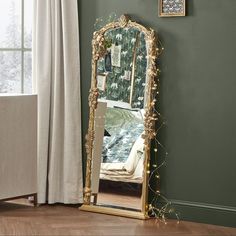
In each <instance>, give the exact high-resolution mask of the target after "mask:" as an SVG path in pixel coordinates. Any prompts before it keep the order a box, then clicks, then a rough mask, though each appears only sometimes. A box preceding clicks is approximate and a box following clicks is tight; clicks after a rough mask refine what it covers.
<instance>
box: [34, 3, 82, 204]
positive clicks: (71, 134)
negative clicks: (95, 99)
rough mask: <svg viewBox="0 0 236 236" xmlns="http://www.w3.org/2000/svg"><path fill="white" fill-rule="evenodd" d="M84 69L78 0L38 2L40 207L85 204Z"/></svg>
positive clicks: (36, 78)
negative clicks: (83, 201)
mask: <svg viewBox="0 0 236 236" xmlns="http://www.w3.org/2000/svg"><path fill="white" fill-rule="evenodd" d="M79 68H80V61H79V23H78V7H77V0H34V23H33V83H34V86H33V87H34V91H35V93H37V94H38V201H39V203H45V202H48V203H50V204H51V203H56V202H60V203H72V204H73V203H81V202H82V195H83V193H82V192H83V186H82V151H81V149H82V148H81V103H80V100H81V98H80V69H79Z"/></svg>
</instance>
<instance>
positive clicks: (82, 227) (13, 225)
mask: <svg viewBox="0 0 236 236" xmlns="http://www.w3.org/2000/svg"><path fill="white" fill-rule="evenodd" d="M17 203H18V204H15V203H14V202H10V203H9V202H7V203H4V202H0V235H24V236H25V235H26V236H27V235H44V236H46V235H72V236H73V235H85V236H89V235H109V236H110V235H111V236H115V235H117V236H118V235H125V236H129V235H137V236H141V235H147V236H154V235H155V236H172V235H173V236H236V228H226V227H220V226H214V225H206V224H198V223H193V222H184V221H181V222H180V223H179V224H178V222H177V221H175V220H168V221H167V224H164V223H163V222H159V221H157V220H146V221H142V220H136V219H128V218H124V217H116V216H110V215H104V214H96V213H89V212H83V211H79V210H78V208H77V206H64V205H52V206H48V205H43V206H40V207H38V208H34V207H32V206H31V205H30V204H28V203H27V201H26V200H23V201H22V202H17ZM19 203H20V204H19ZM24 204H25V205H24Z"/></svg>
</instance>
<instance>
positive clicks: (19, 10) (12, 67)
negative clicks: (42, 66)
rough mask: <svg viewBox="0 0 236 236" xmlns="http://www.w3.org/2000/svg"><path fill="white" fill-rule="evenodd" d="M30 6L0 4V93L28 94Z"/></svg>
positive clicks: (25, 1)
mask: <svg viewBox="0 0 236 236" xmlns="http://www.w3.org/2000/svg"><path fill="white" fill-rule="evenodd" d="M32 2H33V0H0V93H31V92H32V88H31V87H32V80H31V77H32V76H31V74H32V65H31V64H32V55H31V54H32V53H31V47H32Z"/></svg>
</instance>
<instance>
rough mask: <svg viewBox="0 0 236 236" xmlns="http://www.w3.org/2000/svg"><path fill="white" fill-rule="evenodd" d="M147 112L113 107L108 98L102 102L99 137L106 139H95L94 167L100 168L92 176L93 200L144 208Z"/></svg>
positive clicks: (112, 204) (97, 121)
mask: <svg viewBox="0 0 236 236" xmlns="http://www.w3.org/2000/svg"><path fill="white" fill-rule="evenodd" d="M143 115H144V109H139V110H130V109H125V108H121V107H119V108H118V107H110V105H109V104H108V103H105V102H99V103H98V108H97V111H96V116H95V134H96V135H95V137H96V138H98V137H99V136H100V137H99V140H101V139H102V140H103V142H100V141H99V140H95V148H94V157H95V158H94V159H93V168H92V169H93V172H94V171H95V172H96V170H98V168H99V169H100V171H99V174H97V176H94V175H93V177H92V186H93V187H92V191H93V192H92V194H93V196H94V198H93V199H92V201H93V204H97V205H109V206H114V207H122V208H132V209H136V210H140V211H141V195H142V182H143V164H144V139H143V138H142V134H143V133H144V124H143V119H144V117H143ZM99 145H101V147H100V148H99ZM98 150H99V152H98ZM98 160H99V162H98ZM96 162H98V163H96ZM98 179H99V181H98ZM94 185H95V186H94Z"/></svg>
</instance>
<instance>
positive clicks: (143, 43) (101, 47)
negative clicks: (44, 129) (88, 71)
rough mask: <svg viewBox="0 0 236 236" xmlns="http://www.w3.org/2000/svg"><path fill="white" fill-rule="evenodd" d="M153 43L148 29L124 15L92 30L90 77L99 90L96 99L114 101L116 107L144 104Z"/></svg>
mask: <svg viewBox="0 0 236 236" xmlns="http://www.w3.org/2000/svg"><path fill="white" fill-rule="evenodd" d="M155 42H156V37H155V33H154V31H153V30H152V29H149V28H146V27H144V26H143V25H140V24H138V23H136V22H133V21H131V20H130V19H129V17H128V16H127V15H122V16H121V17H120V18H119V20H118V21H114V22H111V23H108V24H107V25H105V26H104V27H102V28H101V29H100V30H98V31H95V32H94V37H93V42H92V45H93V63H94V64H96V72H95V73H96V74H95V75H94V76H93V77H95V78H97V80H94V81H93V82H94V86H95V87H96V86H97V87H98V89H99V99H101V100H106V101H113V102H114V101H115V102H116V103H117V104H118V105H117V106H118V107H119V106H121V107H125V108H132V109H143V108H144V107H145V104H146V97H147V94H146V92H147V90H148V87H147V84H148V80H149V78H150V74H149V70H148V68H150V67H151V66H152V65H151V64H152V60H150V59H151V57H152V55H156V46H155ZM115 50H116V52H115V53H116V54H117V55H118V56H117V57H116V58H115V59H114V56H112V57H111V55H114V54H115V53H114V51H115ZM111 62H112V63H111ZM111 67H112V68H111ZM102 80H103V82H102ZM104 82H105V84H103V86H101V83H104ZM98 84H99V85H98ZM113 104H114V103H113Z"/></svg>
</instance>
